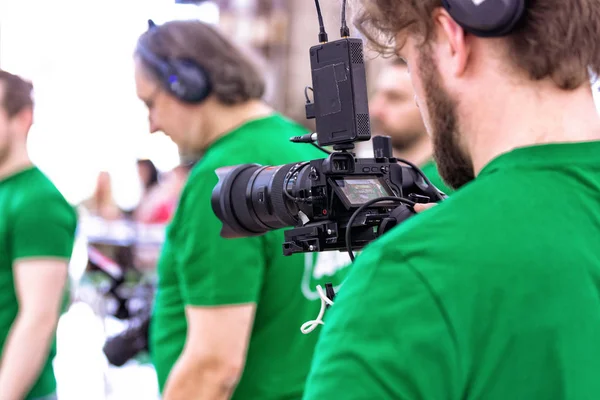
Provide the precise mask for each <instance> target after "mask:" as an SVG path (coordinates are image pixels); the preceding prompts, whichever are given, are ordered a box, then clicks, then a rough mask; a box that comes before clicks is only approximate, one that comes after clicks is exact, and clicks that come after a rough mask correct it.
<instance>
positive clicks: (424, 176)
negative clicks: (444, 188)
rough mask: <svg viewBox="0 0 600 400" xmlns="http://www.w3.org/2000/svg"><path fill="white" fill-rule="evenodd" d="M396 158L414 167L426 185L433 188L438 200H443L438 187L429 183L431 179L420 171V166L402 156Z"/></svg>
mask: <svg viewBox="0 0 600 400" xmlns="http://www.w3.org/2000/svg"><path fill="white" fill-rule="evenodd" d="M396 160H398V162H401V163H404V164H406V165H408V166H409V167H411V168H412V169H414V170H415V171H416V172H417V174H419V175H420V176H421V178H423V180H424V181H425V183H426V184H427V185H429V186H432V187H434V188H435V194H436V195H437V197H438V200H444V197H443V196H442V195H441V194H440V191H439V190H438V188H436V187H435V186H434V185H433V183H431V181H430V180H429V179H428V178H427V176H426V175H425V173H424V172H423V171H421V168H419V167H417V166H416V165H415V164H413V163H411V162H410V161H408V160H405V159H403V158H397V159H396Z"/></svg>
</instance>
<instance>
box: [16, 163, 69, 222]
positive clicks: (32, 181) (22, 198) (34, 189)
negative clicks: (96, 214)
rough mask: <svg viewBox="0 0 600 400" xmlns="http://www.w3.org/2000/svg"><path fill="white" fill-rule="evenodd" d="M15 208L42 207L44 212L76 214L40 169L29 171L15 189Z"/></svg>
mask: <svg viewBox="0 0 600 400" xmlns="http://www.w3.org/2000/svg"><path fill="white" fill-rule="evenodd" d="M14 188H15V189H16V190H15V196H14V202H13V206H14V208H16V209H19V210H20V209H22V208H30V207H42V208H43V210H44V212H52V211H54V210H56V209H59V210H66V211H68V212H72V213H73V214H74V213H75V210H74V208H73V206H71V205H70V204H69V202H68V201H67V200H66V199H65V197H64V196H63V194H62V193H61V192H60V190H59V189H58V188H57V187H56V185H55V184H54V183H53V182H52V180H51V179H50V178H49V177H48V176H47V175H46V174H45V173H43V172H42V171H41V170H39V169H38V168H32V169H31V170H29V171H27V172H26V173H25V174H23V176H22V177H21V179H19V181H18V182H17V185H16V186H15V187H14Z"/></svg>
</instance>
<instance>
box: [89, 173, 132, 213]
mask: <svg viewBox="0 0 600 400" xmlns="http://www.w3.org/2000/svg"><path fill="white" fill-rule="evenodd" d="M81 207H83V210H84V212H85V213H87V214H90V215H92V216H95V217H99V218H102V219H104V220H107V221H115V220H118V219H120V218H121V217H122V216H123V212H122V211H121V209H120V208H119V206H118V205H117V202H116V201H115V198H114V194H113V184H112V179H111V177H110V174H109V173H108V172H107V171H100V172H99V173H98V178H97V180H96V187H95V189H94V193H93V194H92V195H91V196H90V197H89V198H88V199H86V200H84V201H83V202H82V203H81Z"/></svg>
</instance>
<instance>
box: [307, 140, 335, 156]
mask: <svg viewBox="0 0 600 400" xmlns="http://www.w3.org/2000/svg"><path fill="white" fill-rule="evenodd" d="M311 144H312V145H313V146H315V147H316V148H317V149H319V150H321V151H322V152H323V153H326V154H331V152H330V151H329V150H327V149H326V148H324V147H321V146H319V145H318V144H316V143H315V142H312V143H311Z"/></svg>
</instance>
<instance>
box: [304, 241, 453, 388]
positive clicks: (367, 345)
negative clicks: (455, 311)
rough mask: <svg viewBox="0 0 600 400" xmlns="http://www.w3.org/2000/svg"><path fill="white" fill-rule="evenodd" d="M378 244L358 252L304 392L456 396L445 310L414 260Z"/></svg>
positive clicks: (322, 335)
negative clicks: (376, 247)
mask: <svg viewBox="0 0 600 400" xmlns="http://www.w3.org/2000/svg"><path fill="white" fill-rule="evenodd" d="M372 250H373V249H371V250H370V251H369V250H367V251H365V252H364V253H363V254H361V255H360V256H359V257H358V258H357V262H356V264H355V265H354V266H353V270H352V271H351V273H350V275H349V277H348V279H347V281H346V283H345V284H344V287H343V288H342V289H341V290H340V293H339V295H338V296H337V298H336V300H335V303H334V305H333V306H332V307H331V309H330V310H329V311H328V313H329V315H327V314H326V318H325V326H324V330H323V332H322V333H321V337H320V339H319V343H318V346H317V349H316V352H315V358H314V360H313V364H312V370H311V373H310V375H309V378H308V381H307V386H306V392H305V395H304V399H306V400H317V399H326V398H343V399H345V400H354V399H356V400H359V399H360V400H363V399H399V400H412V399H436V400H444V399H453V398H457V397H456V396H455V394H456V393H459V391H458V390H459V388H458V387H457V385H456V384H455V382H456V381H457V379H456V378H455V377H456V374H457V371H458V370H459V368H458V366H457V363H458V361H457V355H456V354H457V353H456V349H455V343H454V340H453V335H452V334H451V332H450V330H449V329H448V324H447V323H446V321H445V316H444V312H443V310H441V309H440V308H439V307H438V304H437V302H436V299H435V297H434V296H432V293H431V292H430V290H429V288H428V286H427V284H426V283H425V282H424V281H423V280H422V279H421V278H420V276H419V274H418V273H417V272H416V271H415V270H414V269H413V268H411V266H410V265H409V262H408V261H407V260H404V261H399V260H401V258H400V259H399V258H397V257H398V256H399V255H398V254H395V255H393V256H392V257H390V256H389V254H386V255H385V256H383V255H380V254H378V253H377V252H375V254H374V253H373V251H372ZM390 282H394V283H393V284H390Z"/></svg>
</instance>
